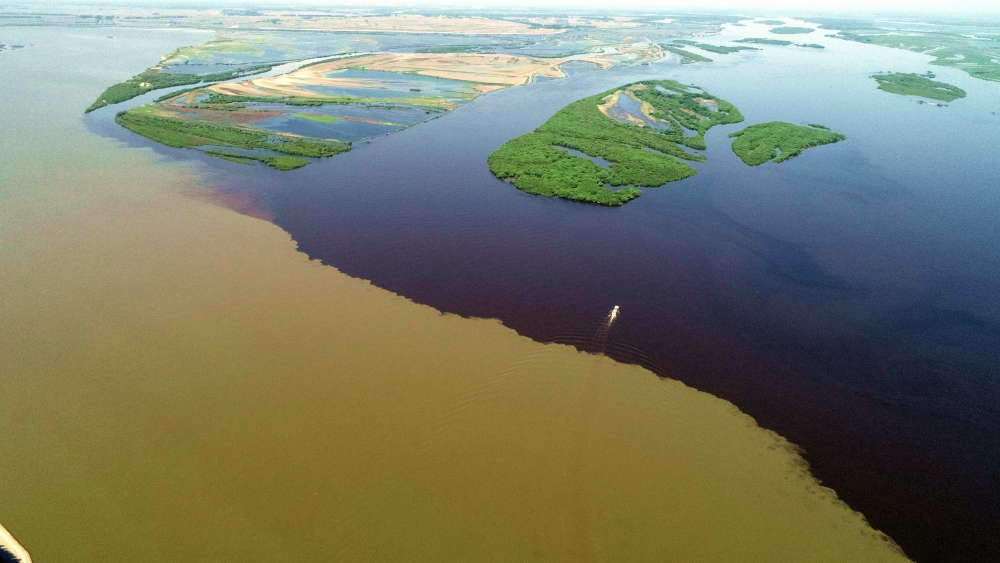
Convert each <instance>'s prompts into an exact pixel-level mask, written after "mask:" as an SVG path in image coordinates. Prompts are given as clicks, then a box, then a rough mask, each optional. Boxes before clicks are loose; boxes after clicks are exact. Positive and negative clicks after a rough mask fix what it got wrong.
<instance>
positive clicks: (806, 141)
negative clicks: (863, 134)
mask: <svg viewBox="0 0 1000 563" xmlns="http://www.w3.org/2000/svg"><path fill="white" fill-rule="evenodd" d="M729 136H730V137H735V139H734V140H733V152H734V153H736V155H737V156H739V157H740V159H742V160H743V162H745V163H747V164H749V165H750V166H757V165H760V164H764V163H765V162H767V161H769V160H773V161H774V162H783V161H785V160H788V159H789V158H793V157H795V156H798V155H799V154H800V153H801V152H802V151H804V150H806V149H807V148H809V147H818V146H820V145H826V144H830V143H836V142H838V141H843V140H844V139H846V138H847V137H845V136H844V135H841V134H840V133H834V132H833V131H830V130H829V129H828V128H826V127H823V126H819V125H810V126H808V127H807V126H804V125H794V124H792V123H785V122H784V121H771V122H768V123H758V124H756V125H751V126H749V127H747V128H745V129H742V130H740V131H737V132H735V133H732V134H731V135H729Z"/></svg>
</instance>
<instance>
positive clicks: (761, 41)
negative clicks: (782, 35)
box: [733, 37, 792, 45]
mask: <svg viewBox="0 0 1000 563" xmlns="http://www.w3.org/2000/svg"><path fill="white" fill-rule="evenodd" d="M733 42H734V43H754V44H757V45H791V44H792V42H791V41H785V40H784V39H765V38H763V37H748V38H746V39H734V40H733Z"/></svg>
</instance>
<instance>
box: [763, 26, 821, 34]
mask: <svg viewBox="0 0 1000 563" xmlns="http://www.w3.org/2000/svg"><path fill="white" fill-rule="evenodd" d="M813 31H816V30H815V29H813V28H811V27H795V26H791V25H789V26H785V27H772V28H771V33H777V34H779V35H798V34H800V33H812V32H813Z"/></svg>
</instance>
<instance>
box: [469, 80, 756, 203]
mask: <svg viewBox="0 0 1000 563" xmlns="http://www.w3.org/2000/svg"><path fill="white" fill-rule="evenodd" d="M741 121H743V116H742V115H741V114H740V112H739V110H738V109H736V107H735V106H733V105H732V104H731V103H729V102H727V101H725V100H722V99H719V98H716V97H714V96H712V95H710V94H708V93H707V92H705V91H703V90H701V89H700V88H697V87H693V86H685V85H683V84H681V83H679V82H676V81H673V80H649V81H642V82H636V83H633V84H628V85H625V86H622V87H620V88H616V89H613V90H608V91H607V92H603V93H601V94H597V95H595V96H590V97H587V98H584V99H582V100H578V101H576V102H573V103H571V104H569V105H567V106H566V107H564V108H562V109H561V110H559V111H558V112H556V113H555V115H553V116H552V117H551V118H549V120H548V121H546V122H545V123H544V124H542V126H540V127H539V128H538V129H535V130H534V131H533V132H531V133H528V134H526V135H522V136H520V137H517V138H515V139H512V140H510V141H507V142H506V143H504V144H503V145H502V146H501V147H500V148H498V149H497V150H496V151H494V152H493V153H492V154H491V155H490V156H489V158H488V159H487V162H488V164H489V167H490V170H491V171H492V172H493V174H494V175H495V176H496V177H497V178H499V179H502V180H508V181H510V182H511V183H512V184H513V185H514V186H516V187H517V188H518V189H520V190H522V191H525V192H527V193H531V194H536V195H543V196H548V197H560V198H564V199H569V200H574V201H581V202H586V203H594V204H598V205H606V206H619V205H623V204H625V203H627V202H628V201H630V200H632V199H635V198H636V197H639V195H640V194H641V193H642V192H641V191H640V190H639V189H637V186H641V187H657V186H662V185H663V184H666V183H667V182H672V181H676V180H681V179H683V178H687V177H689V176H692V175H694V174H695V169H694V168H693V167H691V166H690V165H688V164H687V163H685V162H683V160H688V161H701V160H704V159H705V157H704V155H701V154H694V153H690V152H688V151H687V150H685V148H684V147H688V148H693V149H703V148H704V147H705V139H704V135H705V132H706V131H708V130H709V129H710V128H712V127H714V126H715V125H720V124H727V123H739V122H741ZM571 151H575V152H577V153H578V154H573V153H572V152H571ZM595 159H600V160H598V162H600V161H605V162H607V163H609V166H607V167H605V166H602V165H600V164H598V162H595V161H594V160H595ZM609 186H610V187H620V189H617V190H612V189H609Z"/></svg>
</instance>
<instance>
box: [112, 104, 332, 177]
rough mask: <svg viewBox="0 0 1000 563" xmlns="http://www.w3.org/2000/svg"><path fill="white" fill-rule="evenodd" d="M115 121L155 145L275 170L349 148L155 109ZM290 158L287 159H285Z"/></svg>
mask: <svg viewBox="0 0 1000 563" xmlns="http://www.w3.org/2000/svg"><path fill="white" fill-rule="evenodd" d="M115 121H116V122H117V123H118V124H119V125H121V126H122V127H125V128H126V129H128V130H130V131H133V132H135V133H138V134H139V135H142V136H143V137H146V138H148V139H152V140H154V141H156V142H158V143H162V144H164V145H167V146H171V147H176V148H198V147H212V148H211V149H209V150H206V151H205V152H206V153H208V154H211V155H213V156H218V157H225V158H226V160H237V161H240V160H245V161H251V160H253V161H259V162H263V163H264V164H266V165H268V166H270V167H272V168H277V169H278V170H292V169H294V168H299V167H302V166H305V165H306V164H308V163H309V161H308V160H307V159H305V158H302V157H311V158H323V157H330V156H334V155H337V154H340V153H342V152H347V151H349V150H350V149H351V144H350V143H347V142H342V141H333V140H329V139H316V138H313V137H302V136H298V135H290V134H283V133H277V132H274V131H265V130H262V129H255V128H252V127H245V126H240V125H232V124H226V123H213V122H209V121H192V120H183V119H177V118H174V117H167V116H164V115H161V114H160V113H159V110H158V109H157V108H156V107H155V106H141V107H137V108H135V109H131V110H128V111H123V112H119V113H118V115H116V116H115ZM219 147H223V148H226V147H228V148H231V149H232V148H236V149H247V150H253V149H264V150H269V151H273V152H276V153H282V154H280V155H263V156H261V155H247V154H239V153H233V152H230V151H225V150H220V149H219ZM289 155H290V156H289Z"/></svg>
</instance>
